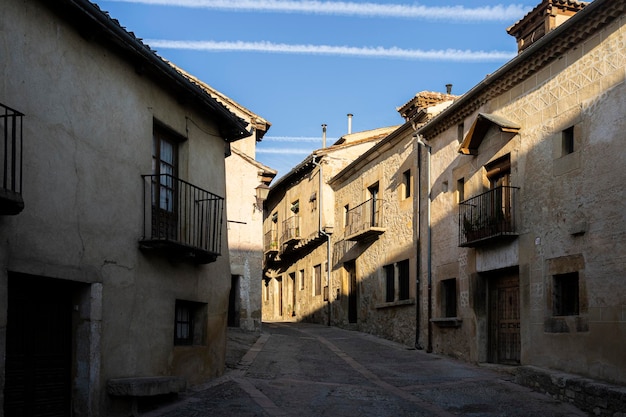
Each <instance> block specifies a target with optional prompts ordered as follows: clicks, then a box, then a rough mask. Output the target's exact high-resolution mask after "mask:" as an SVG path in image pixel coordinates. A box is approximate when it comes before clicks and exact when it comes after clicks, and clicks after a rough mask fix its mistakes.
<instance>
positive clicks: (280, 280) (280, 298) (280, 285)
mask: <svg viewBox="0 0 626 417" xmlns="http://www.w3.org/2000/svg"><path fill="white" fill-rule="evenodd" d="M277 283H278V315H279V316H281V317H282V316H283V277H282V276H281V277H279V278H278V279H277Z"/></svg>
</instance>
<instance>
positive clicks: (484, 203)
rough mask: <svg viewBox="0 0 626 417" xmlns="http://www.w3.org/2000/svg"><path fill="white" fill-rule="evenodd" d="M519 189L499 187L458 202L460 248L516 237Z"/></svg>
mask: <svg viewBox="0 0 626 417" xmlns="http://www.w3.org/2000/svg"><path fill="white" fill-rule="evenodd" d="M518 190H519V188H518V187H509V186H500V187H496V188H494V189H492V190H489V191H487V192H484V193H482V194H479V195H477V196H475V197H472V198H469V199H467V200H465V201H462V202H461V203H459V246H477V245H478V244H480V243H482V242H484V241H487V240H491V239H492V238H496V237H501V236H516V235H517V225H516V223H515V215H516V209H517V191H518Z"/></svg>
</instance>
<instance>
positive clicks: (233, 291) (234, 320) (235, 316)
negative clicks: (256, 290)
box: [228, 275, 241, 327]
mask: <svg viewBox="0 0 626 417" xmlns="http://www.w3.org/2000/svg"><path fill="white" fill-rule="evenodd" d="M240 299H241V295H240V289H239V275H231V276H230V293H229V295H228V326H229V327H239V325H240V320H239V318H240V313H239V310H240Z"/></svg>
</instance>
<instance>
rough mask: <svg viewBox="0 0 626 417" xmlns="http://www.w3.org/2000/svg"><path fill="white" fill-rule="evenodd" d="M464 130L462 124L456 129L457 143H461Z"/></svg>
mask: <svg viewBox="0 0 626 417" xmlns="http://www.w3.org/2000/svg"><path fill="white" fill-rule="evenodd" d="M464 130H465V126H464V125H463V123H460V124H459V125H458V126H457V127H456V139H457V140H458V141H459V143H461V142H463V139H464V138H463V131H464Z"/></svg>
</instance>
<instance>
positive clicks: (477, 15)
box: [110, 0, 531, 22]
mask: <svg viewBox="0 0 626 417" xmlns="http://www.w3.org/2000/svg"><path fill="white" fill-rule="evenodd" d="M110 1H119V2H127V3H142V4H149V5H159V6H175V7H191V8H203V9H218V10H232V11H262V12H274V13H302V14H325V15H346V16H363V17H392V18H405V19H426V20H454V21H468V22H485V21H500V22H502V21H511V20H515V19H519V18H521V17H522V16H523V15H524V14H525V13H526V12H528V11H529V10H530V9H531V7H528V6H524V5H521V4H511V5H495V6H483V7H472V8H468V7H464V6H435V7H433V6H421V5H416V4H378V3H368V2H366V3H357V2H343V1H316V0H301V1H297V0H110Z"/></svg>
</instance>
